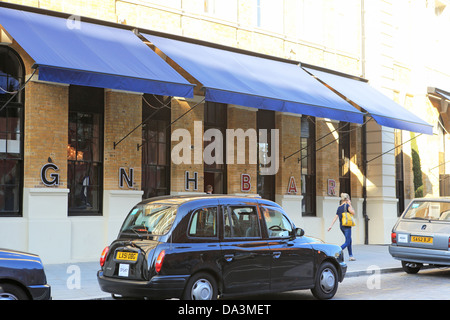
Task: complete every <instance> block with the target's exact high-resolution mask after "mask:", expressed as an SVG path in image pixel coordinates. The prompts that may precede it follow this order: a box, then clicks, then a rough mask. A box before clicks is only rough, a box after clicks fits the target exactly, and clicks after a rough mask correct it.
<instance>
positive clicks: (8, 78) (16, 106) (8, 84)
mask: <svg viewBox="0 0 450 320" xmlns="http://www.w3.org/2000/svg"><path fill="white" fill-rule="evenodd" d="M24 70H25V68H24V65H23V62H22V60H21V59H20V57H19V55H18V54H17V53H16V52H15V51H14V50H12V49H11V48H10V47H7V46H0V217H3V216H21V215H22V189H23V135H24V99H25V93H24V91H23V90H22V91H20V92H18V91H19V89H20V87H21V86H22V84H23V82H24V75H25V71H24ZM12 97H13V99H12V100H11V101H10V102H9V103H8V104H6V102H7V101H9V100H10V99H11V98H12Z"/></svg>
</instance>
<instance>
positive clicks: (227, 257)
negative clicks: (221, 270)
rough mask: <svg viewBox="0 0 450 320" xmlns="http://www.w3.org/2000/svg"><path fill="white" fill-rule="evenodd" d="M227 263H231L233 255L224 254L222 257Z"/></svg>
mask: <svg viewBox="0 0 450 320" xmlns="http://www.w3.org/2000/svg"><path fill="white" fill-rule="evenodd" d="M223 257H224V258H225V260H226V261H227V262H231V261H232V260H233V258H234V254H226V255H224V256H223Z"/></svg>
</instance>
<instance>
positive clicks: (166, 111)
mask: <svg viewBox="0 0 450 320" xmlns="http://www.w3.org/2000/svg"><path fill="white" fill-rule="evenodd" d="M167 99H169V100H168V101H167ZM142 100H143V101H142V121H143V126H142V156H141V167H142V175H141V190H142V191H144V195H143V198H144V199H147V198H151V197H157V196H163V195H169V194H170V171H171V162H172V161H171V158H170V152H171V140H170V130H168V127H169V125H170V122H171V109H170V107H167V106H170V101H171V97H167V96H164V97H163V96H156V95H150V94H144V95H143V99H142ZM159 108H163V109H162V110H157V109H159ZM155 112H156V114H155ZM152 115H153V116H152ZM155 126H156V130H154V129H155ZM160 128H162V130H165V132H164V135H165V141H164V142H163V141H161V140H160V137H159V135H160V133H161V132H162V130H161V131H160V130H159V129H160ZM152 132H153V133H155V132H156V134H152ZM152 143H153V144H155V146H156V162H154V163H152V162H150V161H149V158H148V157H147V155H148V152H149V150H148V148H149V146H150V144H152ZM161 147H163V148H164V150H165V163H164V164H163V163H160V161H159V160H160V156H161V153H160V151H161V149H160V148H161ZM152 170H153V171H154V172H155V173H156V175H155V176H154V179H153V180H151V181H150V180H147V181H146V180H145V179H146V178H147V177H148V176H149V174H150V173H151V171H152ZM160 170H164V171H165V174H164V177H160V178H161V179H158V176H159V175H158V171H160ZM161 182H164V184H165V187H161ZM152 184H153V185H154V186H155V188H153V189H152V188H151V187H152ZM151 190H155V191H156V193H150V191H151Z"/></svg>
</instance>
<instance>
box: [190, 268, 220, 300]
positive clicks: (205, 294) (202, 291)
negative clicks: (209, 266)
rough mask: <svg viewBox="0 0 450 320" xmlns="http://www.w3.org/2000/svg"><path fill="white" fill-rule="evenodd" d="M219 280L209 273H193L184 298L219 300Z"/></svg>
mask: <svg viewBox="0 0 450 320" xmlns="http://www.w3.org/2000/svg"><path fill="white" fill-rule="evenodd" d="M217 294H218V289H217V282H216V280H215V279H214V277H213V276H211V275H210V274H209V273H204V272H201V273H197V274H195V275H193V276H192V277H191V278H190V279H189V281H188V283H187V285H186V288H185V289H184V293H183V300H217Z"/></svg>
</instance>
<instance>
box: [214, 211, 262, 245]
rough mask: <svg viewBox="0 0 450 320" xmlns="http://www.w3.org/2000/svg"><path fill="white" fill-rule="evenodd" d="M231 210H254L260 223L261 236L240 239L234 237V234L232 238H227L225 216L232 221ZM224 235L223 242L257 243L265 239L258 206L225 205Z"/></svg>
mask: <svg viewBox="0 0 450 320" xmlns="http://www.w3.org/2000/svg"><path fill="white" fill-rule="evenodd" d="M231 208H252V209H253V212H254V213H255V216H256V221H257V223H258V228H259V236H254V237H245V236H244V237H238V236H234V234H232V236H229V237H227V236H226V232H225V227H226V224H225V221H226V218H225V215H227V216H228V220H229V221H232V219H231V210H232V209H231ZM231 228H233V225H231ZM222 234H223V237H222V239H223V241H255V240H262V239H263V229H262V226H261V218H260V215H259V210H258V206H257V205H256V204H253V205H242V204H236V205H234V204H229V205H225V206H223V210H222Z"/></svg>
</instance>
